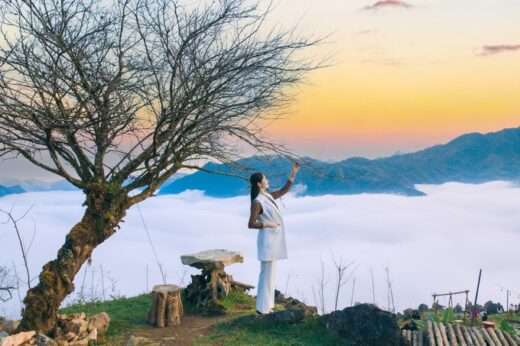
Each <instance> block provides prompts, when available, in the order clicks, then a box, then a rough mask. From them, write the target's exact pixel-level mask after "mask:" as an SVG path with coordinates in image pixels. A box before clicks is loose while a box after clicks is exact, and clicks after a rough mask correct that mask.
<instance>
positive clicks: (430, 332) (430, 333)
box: [426, 320, 435, 346]
mask: <svg viewBox="0 0 520 346" xmlns="http://www.w3.org/2000/svg"><path fill="white" fill-rule="evenodd" d="M426 323H427V324H428V340H429V341H430V345H431V346H435V334H434V333H433V322H432V321H430V320H428V321H427V322H426Z"/></svg>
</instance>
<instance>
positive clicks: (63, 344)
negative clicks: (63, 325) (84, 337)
mask: <svg viewBox="0 0 520 346" xmlns="http://www.w3.org/2000/svg"><path fill="white" fill-rule="evenodd" d="M54 341H56V343H57V344H58V346H69V342H68V341H67V339H66V338H65V337H64V336H61V337H59V338H55V339H54Z"/></svg>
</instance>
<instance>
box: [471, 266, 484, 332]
mask: <svg viewBox="0 0 520 346" xmlns="http://www.w3.org/2000/svg"><path fill="white" fill-rule="evenodd" d="M481 276H482V269H480V270H479V272H478V282H477V291H476V292H475V303H473V309H474V310H476V309H477V298H478V289H479V288H480V277H481ZM474 322H475V318H474V317H473V313H472V314H471V325H472V326H473V324H474Z"/></svg>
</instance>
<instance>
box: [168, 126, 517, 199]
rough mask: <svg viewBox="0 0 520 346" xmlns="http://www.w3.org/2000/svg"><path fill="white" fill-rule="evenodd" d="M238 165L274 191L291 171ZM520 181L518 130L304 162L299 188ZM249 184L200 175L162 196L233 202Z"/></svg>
mask: <svg viewBox="0 0 520 346" xmlns="http://www.w3.org/2000/svg"><path fill="white" fill-rule="evenodd" d="M238 162H239V163H240V164H242V165H244V166H246V167H249V168H251V169H253V170H256V171H261V172H264V173H265V174H266V175H267V177H268V179H269V181H270V186H271V190H274V189H276V188H278V187H280V186H281V185H283V183H284V182H285V180H286V179H287V177H288V175H289V172H290V168H291V162H290V161H289V160H287V159H285V158H283V157H278V156H271V157H250V158H246V159H242V160H239V161H238ZM205 168H206V169H208V170H212V171H219V172H223V173H235V174H236V173H237V171H236V170H234V169H230V168H228V167H226V166H224V165H218V164H215V163H208V164H207V165H206V166H205ZM242 175H243V174H242ZM519 177H520V128H512V129H504V130H502V131H498V132H493V133H488V134H480V133H470V134H466V135H462V136H460V137H457V138H455V139H454V140H452V141H451V142H449V143H447V144H443V145H436V146H433V147H431V148H428V149H425V150H421V151H418V152H415V153H410V154H397V155H394V156H391V157H387V158H380V159H375V160H368V159H365V158H349V159H347V160H344V161H340V162H334V163H330V162H323V161H319V160H315V159H312V158H305V164H304V165H303V166H302V167H301V169H300V171H299V172H298V176H297V177H296V181H295V184H298V183H300V184H303V185H305V186H306V190H305V192H304V193H305V194H306V195H323V194H357V193H391V194H401V195H407V196H421V195H424V193H422V192H421V191H418V190H416V189H415V187H414V186H415V185H416V184H441V183H445V182H451V181H455V182H464V183H481V182H486V181H491V180H518V178H519ZM246 178H247V177H246ZM248 185H249V183H248V182H247V181H243V180H240V179H237V178H233V177H229V176H225V175H217V174H210V173H206V172H202V171H199V172H197V173H194V174H191V175H189V176H186V177H183V178H180V179H178V180H177V181H175V182H173V183H171V184H169V185H167V184H165V185H163V186H164V188H162V189H161V190H160V192H159V193H160V194H171V193H180V192H182V191H185V190H188V189H198V190H204V192H205V194H206V195H209V196H214V197H231V196H237V195H244V194H249V190H248Z"/></svg>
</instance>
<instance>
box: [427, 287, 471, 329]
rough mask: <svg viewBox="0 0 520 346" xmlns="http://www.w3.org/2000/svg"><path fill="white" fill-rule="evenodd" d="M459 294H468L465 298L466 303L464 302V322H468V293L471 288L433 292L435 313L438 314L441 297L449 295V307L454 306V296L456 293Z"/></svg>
mask: <svg viewBox="0 0 520 346" xmlns="http://www.w3.org/2000/svg"><path fill="white" fill-rule="evenodd" d="M458 294H465V295H466V299H465V303H464V323H465V322H466V313H467V312H468V303H469V299H468V295H469V290H464V291H458V292H448V293H433V294H432V297H433V306H434V308H433V315H434V316H437V306H438V305H439V297H445V296H449V300H448V308H453V296H454V295H458Z"/></svg>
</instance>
